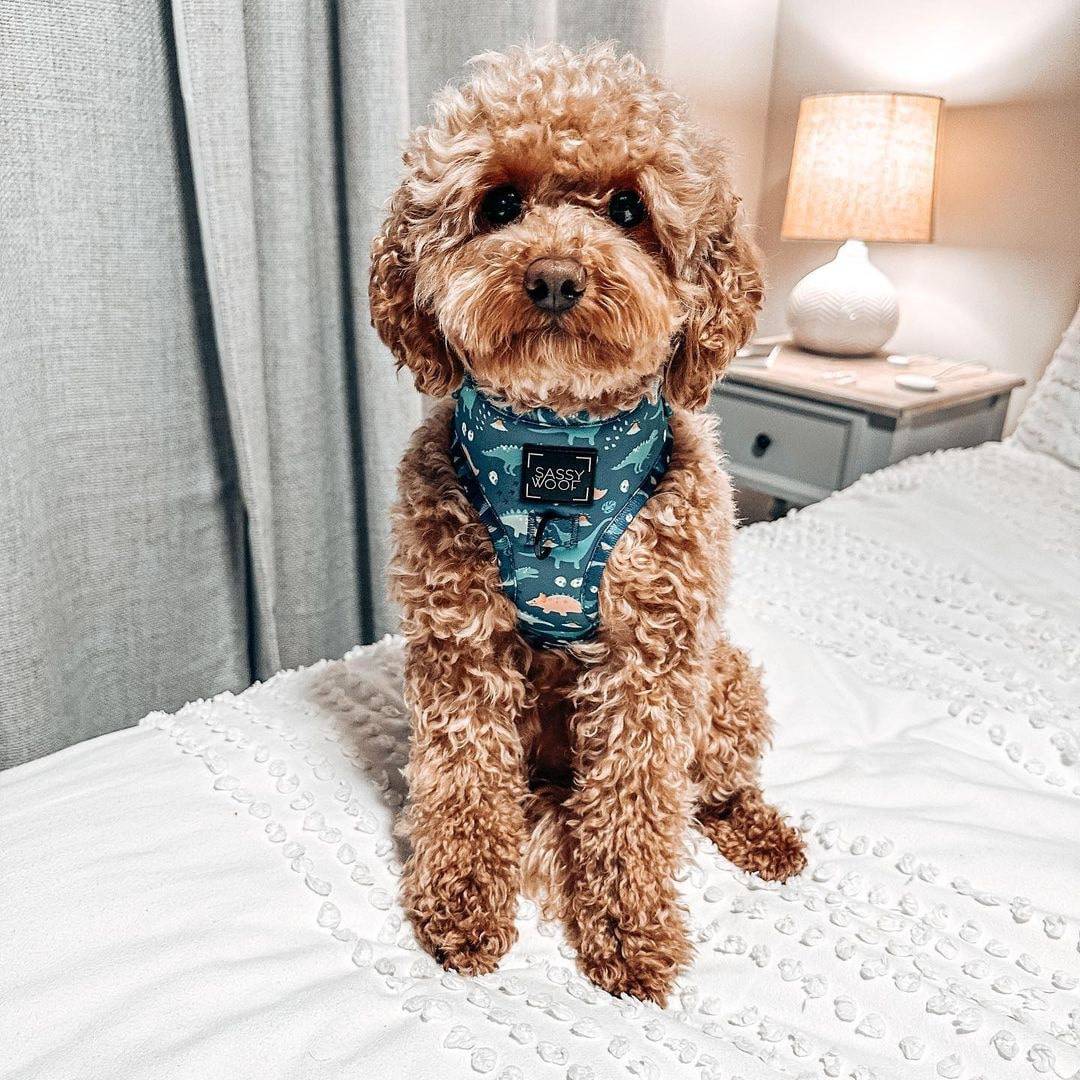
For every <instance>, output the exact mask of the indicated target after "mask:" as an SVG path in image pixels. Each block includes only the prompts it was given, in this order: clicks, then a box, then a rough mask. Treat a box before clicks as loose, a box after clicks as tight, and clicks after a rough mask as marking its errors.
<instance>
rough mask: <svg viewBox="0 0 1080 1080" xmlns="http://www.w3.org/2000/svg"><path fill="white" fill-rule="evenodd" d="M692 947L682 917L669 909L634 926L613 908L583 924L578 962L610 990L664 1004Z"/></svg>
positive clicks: (584, 921)
mask: <svg viewBox="0 0 1080 1080" xmlns="http://www.w3.org/2000/svg"><path fill="white" fill-rule="evenodd" d="M691 954H692V950H691V947H690V943H689V941H688V940H687V937H686V932H685V930H684V928H683V925H682V919H681V918H680V917H679V916H678V915H677V914H676V913H675V912H671V913H669V917H668V919H667V920H666V921H665V922H663V923H659V922H653V923H651V924H648V925H641V926H639V927H634V928H629V927H626V926H621V925H620V924H619V922H618V920H617V918H616V917H615V915H614V914H613V913H610V912H607V913H602V914H601V915H600V917H599V918H588V917H587V918H584V919H581V920H579V923H578V963H579V965H580V967H581V970H582V972H583V973H584V974H585V975H586V976H588V978H589V979H591V980H592V981H593V982H594V983H596V985H597V986H599V987H600V988H601V989H602V990H606V991H607V992H608V993H609V994H629V995H630V996H631V997H636V998H638V999H639V1000H641V1001H655V1002H656V1004H657V1005H660V1006H663V1005H665V1004H666V1003H667V999H668V994H670V993H671V990H672V987H673V986H674V985H675V979H676V977H677V976H678V974H679V972H680V971H681V970H682V969H683V968H684V967H685V966H686V965H687V963H689V961H690V957H691Z"/></svg>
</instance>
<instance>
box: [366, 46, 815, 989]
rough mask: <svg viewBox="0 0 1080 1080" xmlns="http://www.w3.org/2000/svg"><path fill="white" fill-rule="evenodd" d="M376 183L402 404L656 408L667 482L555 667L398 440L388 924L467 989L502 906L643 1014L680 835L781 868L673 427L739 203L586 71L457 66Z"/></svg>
mask: <svg viewBox="0 0 1080 1080" xmlns="http://www.w3.org/2000/svg"><path fill="white" fill-rule="evenodd" d="M404 160H405V164H406V167H407V174H406V176H405V179H404V180H403V182H402V184H401V186H400V187H399V188H398V190H397V192H396V193H395V195H394V196H393V199H392V202H391V206H390V213H389V217H388V220H387V222H386V225H385V227H384V229H383V231H382V233H381V234H380V235H379V236H378V237H377V238H376V240H375V243H374V248H373V256H372V268H371V312H372V321H373V323H374V325H375V327H376V328H377V329H378V331H379V334H380V335H381V337H382V339H383V340H384V341H385V342H386V344H387V345H388V346H389V347H390V349H391V350H392V351H393V353H394V355H395V357H396V358H397V360H398V363H399V365H405V366H407V367H408V368H409V369H410V370H411V371H412V373H413V375H414V377H415V379H416V384H417V386H418V387H419V389H420V390H422V391H424V392H425V393H428V394H432V395H435V396H444V395H446V394H447V393H449V392H452V391H454V390H456V389H457V388H458V387H459V386H460V385H461V382H462V379H463V377H464V376H465V375H466V373H467V374H468V375H469V376H470V377H471V379H472V380H473V382H474V384H475V386H476V387H477V388H478V389H479V390H480V391H482V392H483V393H485V394H487V395H488V396H489V397H491V398H496V399H499V400H500V401H501V402H504V403H507V404H508V405H509V406H510V407H511V408H513V409H515V410H528V409H533V408H536V407H538V406H546V407H548V408H549V409H552V410H554V411H555V412H557V413H560V414H573V413H578V412H579V411H582V410H587V411H588V412H589V413H590V414H592V415H594V416H600V417H604V416H610V415H612V414H613V413H616V412H618V411H619V410H626V409H630V408H633V407H634V406H635V405H636V404H637V403H639V402H641V401H642V400H643V398H644V397H645V396H646V395H648V394H650V393H655V391H656V387H657V383H658V382H659V383H660V384H661V385H662V391H663V395H664V397H665V398H666V399H667V401H668V402H669V403H671V405H672V406H673V409H674V411H673V414H672V416H671V421H670V431H671V437H672V442H671V447H672V449H671V460H670V464H669V466H668V469H667V472H666V474H665V475H664V476H663V479H662V480H661V481H660V483H659V485H658V486H657V488H656V490H655V492H654V493H653V494H652V496H651V498H649V500H648V502H647V503H646V504H645V506H644V509H642V510H641V512H640V513H638V514H637V516H636V517H635V518H634V519H633V521H632V524H630V525H629V526H628V527H627V529H626V531H625V532H624V533H623V535H622V536H621V538H620V539H619V541H618V543H617V544H616V545H615V547H614V550H613V551H612V552H611V554H610V557H609V560H608V563H607V566H606V569H605V570H604V571H603V578H602V584H601V586H600V588H599V614H600V624H599V629H598V631H597V632H596V633H595V634H594V635H593V636H592V637H591V638H589V639H587V640H583V641H578V642H573V643H570V644H567V645H566V646H565V647H562V648H542V647H536V646H535V645H533V644H530V643H529V641H528V639H527V638H526V637H523V636H522V634H521V633H520V632H519V621H518V611H517V609H516V608H515V606H514V604H513V603H511V602H510V600H509V599H508V598H507V596H506V595H505V593H504V592H503V589H502V587H501V585H500V581H501V578H500V572H499V568H498V565H497V563H496V559H495V556H494V553H493V548H492V542H491V539H490V538H489V533H488V530H487V529H486V528H485V527H484V525H483V524H482V523H481V522H480V521H479V520H478V517H477V512H476V511H475V510H474V507H473V504H472V503H471V502H470V501H469V498H468V497H467V495H466V493H465V491H464V490H463V487H462V482H461V480H460V479H459V475H458V472H457V471H456V469H455V465H454V463H453V460H452V457H451V427H452V418H453V413H454V408H453V404H452V403H443V404H440V405H439V406H437V407H436V408H435V409H434V410H433V411H432V412H431V414H430V415H429V416H428V418H427V420H426V422H425V423H424V424H423V425H422V426H421V427H420V429H419V430H418V431H417V432H416V434H415V436H414V438H413V440H412V443H411V446H410V448H409V450H408V452H407V453H406V455H405V459H404V461H403V464H402V467H401V475H400V493H399V501H398V504H397V507H396V510H395V518H394V527H395V534H396V552H397V554H396V562H395V566H394V569H393V577H394V589H395V593H396V597H397V599H398V601H399V602H400V604H401V605H402V607H403V609H404V623H403V632H404V634H405V638H406V641H407V653H406V692H407V698H408V701H409V704H410V707H411V709H412V712H413V717H414V735H413V744H412V751H411V758H410V762H409V766H408V779H409V784H410V793H411V798H410V807H409V810H408V812H407V816H406V829H407V834H408V837H409V839H410V841H411V845H412V854H411V857H410V859H409V863H408V866H407V869H406V873H405V878H404V886H403V889H404V903H405V906H406V908H407V910H408V912H409V915H410V917H411V920H412V923H413V926H414V928H415V930H416V933H417V935H418V936H419V939H420V941H421V942H422V944H423V945H424V947H425V948H426V949H428V950H429V951H430V952H431V953H432V955H434V956H435V957H437V958H438V959H439V960H440V961H441V962H442V963H444V964H445V965H447V966H448V967H451V968H455V969H457V970H458V971H461V972H465V973H481V972H487V971H491V970H492V969H493V968H494V967H495V966H496V965H497V964H498V961H499V959H500V957H501V956H502V955H503V954H504V953H505V952H506V951H507V949H508V948H509V947H510V945H511V944H512V942H513V941H514V938H515V935H516V930H515V926H514V916H515V911H516V905H517V897H518V893H519V891H520V890H522V889H523V888H524V889H526V890H527V891H530V892H532V893H533V894H534V895H537V896H538V897H539V898H540V899H542V900H543V902H544V903H545V905H546V908H547V910H548V911H549V912H552V913H556V914H558V915H559V916H560V917H561V918H562V919H563V920H564V922H565V924H566V927H567V931H568V934H569V936H570V939H571V941H572V942H573V943H574V945H575V947H576V948H577V950H578V955H579V961H580V965H581V968H582V970H583V971H584V972H585V973H586V974H587V975H588V976H589V977H590V978H591V979H593V980H594V981H595V982H596V983H597V984H598V985H600V986H601V987H604V988H605V989H607V990H609V991H611V992H612V993H629V994H633V995H634V996H636V997H639V998H644V999H651V1000H653V1001H657V1002H660V1003H663V1002H664V1001H665V999H666V997H667V994H668V992H669V991H670V990H671V988H672V985H673V982H674V979H675V977H676V975H677V974H678V972H679V970H680V969H681V968H682V967H683V966H684V965H685V964H686V963H687V961H688V959H689V957H690V953H691V948H690V944H689V942H688V940H687V935H686V930H685V925H684V918H683V912H682V910H681V908H680V906H679V903H678V898H677V894H676V890H675V886H674V880H673V879H674V872H675V870H676V869H677V866H678V863H679V861H680V858H681V857H682V852H683V835H684V830H685V829H686V828H687V826H688V825H689V824H690V822H691V820H692V819H693V818H694V817H695V815H696V817H697V820H698V822H699V823H700V825H701V827H702V828H703V829H704V830H705V832H706V833H707V834H708V835H709V836H710V837H711V838H712V840H713V841H714V842H715V843H716V845H717V846H718V848H719V849H720V851H721V852H722V853H723V854H724V855H725V856H726V857H727V858H729V859H730V860H732V861H733V862H734V863H736V864H737V865H738V866H740V867H743V868H744V869H746V870H751V871H755V872H757V873H759V874H761V875H762V876H764V877H768V878H781V879H782V878H786V877H788V876H789V875H791V874H795V873H798V872H799V871H800V870H801V869H802V867H803V866H804V856H803V850H802V843H801V840H800V838H799V836H798V834H797V833H796V832H795V831H794V830H793V829H792V828H791V827H790V826H788V825H786V824H785V823H784V822H783V821H782V820H781V818H780V816H779V814H778V813H777V812H776V810H774V809H773V808H772V807H770V806H768V805H767V804H766V803H765V802H763V800H762V797H761V792H760V790H759V787H758V781H757V759H758V757H759V755H760V754H761V752H762V750H763V748H764V747H765V745H766V743H767V741H768V737H769V721H768V717H767V715H766V712H765V702H764V698H763V695H762V690H761V687H760V684H759V681H758V677H757V673H756V672H755V671H754V669H753V668H751V667H750V666H749V665H748V663H747V660H746V658H745V656H744V655H743V654H742V653H740V652H739V651H738V650H737V649H735V648H734V647H733V646H732V645H731V644H730V643H729V642H728V641H727V640H726V638H725V636H724V630H723V625H722V611H723V606H724V600H725V592H726V588H727V581H728V552H729V545H730V539H731V531H732V517H733V514H732V502H731V494H730V488H729V481H728V479H727V476H726V475H725V474H724V472H723V471H722V470H721V467H720V463H719V453H718V449H717V445H716V440H715V437H714V431H713V425H712V423H711V421H710V420H709V419H707V418H706V417H703V416H699V415H695V414H694V413H693V411H692V410H696V409H699V408H700V407H701V406H702V405H704V404H705V402H706V400H707V398H708V395H709V391H710V388H711V387H712V385H713V383H714V382H715V380H716V379H717V378H718V377H719V376H720V374H721V372H722V371H723V370H724V367H725V365H726V364H727V362H728V361H729V360H730V358H731V356H732V354H733V353H734V352H735V350H736V349H737V348H738V347H739V346H740V345H741V344H742V343H743V342H744V341H745V340H746V338H747V337H748V336H749V334H750V333H751V331H752V328H753V325H754V316H755V312H756V311H757V309H758V307H759V305H760V302H761V280H760V277H759V274H758V270H757V267H756V265H755V260H754V255H753V252H752V250H751V248H750V246H749V245H748V243H747V242H746V240H745V239H744V238H743V237H742V236H741V235H740V234H739V232H738V230H737V226H736V209H737V205H738V200H737V198H736V197H735V196H734V195H733V194H732V193H731V191H730V189H729V186H728V182H727V178H726V173H725V166H724V160H723V157H722V154H721V152H720V150H719V149H718V148H717V147H716V146H715V145H713V144H711V143H710V142H709V141H707V140H706V139H705V138H703V137H702V136H701V135H700V134H699V133H698V132H696V131H695V130H693V129H692V128H691V127H690V126H689V125H688V123H687V120H686V118H685V115H684V109H683V106H682V103H681V102H680V101H679V99H678V98H676V97H675V96H674V95H673V94H672V93H671V92H670V91H668V90H667V89H666V88H665V87H664V85H663V84H662V83H661V82H659V81H658V80H657V79H656V78H654V77H652V76H651V75H649V74H648V73H647V72H646V71H645V70H644V69H643V67H642V66H641V64H640V63H639V62H638V61H636V60H635V59H634V58H632V57H629V56H624V57H621V58H618V57H616V55H615V54H614V52H613V51H612V49H611V48H610V47H595V48H591V49H589V50H587V51H585V52H582V53H574V52H571V51H569V50H567V49H565V48H562V47H557V46H550V47H546V48H543V49H529V48H521V49H513V50H511V51H510V52H508V53H507V54H505V55H485V56H483V57H480V58H479V60H478V61H476V70H475V73H474V75H473V77H472V79H471V81H470V82H469V83H468V84H467V85H466V86H464V87H463V88H461V89H452V88H448V89H447V90H445V91H444V92H443V93H442V94H441V96H440V97H439V98H438V99H437V100H436V102H435V106H434V118H433V120H432V122H431V124H430V126H427V127H423V128H420V129H419V130H417V131H416V132H415V133H414V134H413V135H412V137H411V140H410V143H409V145H408V148H407V151H406V153H405V159H404ZM492 192H494V193H495V194H494V195H492V194H491V193H492ZM615 193H620V200H619V201H617V203H616V202H613V201H612V198H613V194H615ZM639 204H640V205H639ZM628 207H629V212H627V208H628ZM552 262H554V263H555V264H556V265H555V271H556V272H557V273H556V276H555V277H554V278H553V277H552V276H551V274H550V273H548V274H547V277H544V276H543V274H540V271H539V270H537V266H538V264H539V265H540V267H541V269H542V270H544V271H550V269H551V263H552ZM538 274H539V275H540V278H541V279H542V280H543V281H544V282H545V283H546V284H544V285H538V284H537V280H538ZM560 275H561V276H560ZM547 284H550V285H551V286H552V288H551V290H550V291H549V290H548V288H547ZM560 289H561V290H562V293H561V294H560ZM556 294H559V295H563V296H564V299H565V300H566V303H562V302H561V301H559V300H558V295H556ZM553 296H554V297H555V299H552V297H553ZM544 299H546V300H547V302H546V303H541V302H540V301H541V300H544Z"/></svg>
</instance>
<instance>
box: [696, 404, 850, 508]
mask: <svg viewBox="0 0 1080 1080" xmlns="http://www.w3.org/2000/svg"><path fill="white" fill-rule="evenodd" d="M712 411H713V412H714V413H716V415H717V416H719V417H720V437H721V442H722V443H723V447H724V450H725V452H726V453H727V455H728V458H729V459H730V461H731V464H732V466H733V471H734V472H736V473H741V474H743V475H744V476H746V477H751V476H754V477H758V478H759V479H760V478H767V477H768V476H773V477H776V478H777V479H778V480H782V481H790V482H793V483H794V484H795V485H796V486H797V487H798V488H799V489H803V490H805V492H806V494H807V495H810V494H811V492H815V493H818V494H816V497H817V498H821V497H823V496H824V495H825V494H828V492H830V491H834V490H835V489H836V488H838V487H840V486H842V485H841V479H842V477H843V473H844V460H845V458H846V456H847V448H848V437H849V434H850V431H851V424H850V423H849V422H847V421H845V420H841V419H834V418H833V417H831V416H823V415H822V414H821V413H816V412H811V411H810V410H808V409H801V408H799V407H798V405H795V404H791V405H789V404H787V403H784V404H778V403H776V402H769V403H764V402H762V401H758V400H754V399H753V398H751V397H748V396H744V395H743V394H742V393H740V392H739V391H738V390H737V389H733V388H731V387H723V388H721V389H720V390H719V391H718V392H717V393H715V394H714V395H713V399H712Z"/></svg>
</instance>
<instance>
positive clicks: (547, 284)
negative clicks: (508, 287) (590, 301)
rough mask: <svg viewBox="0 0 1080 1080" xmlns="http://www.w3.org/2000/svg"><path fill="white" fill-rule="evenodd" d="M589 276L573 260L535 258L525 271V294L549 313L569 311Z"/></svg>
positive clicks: (581, 293)
mask: <svg viewBox="0 0 1080 1080" xmlns="http://www.w3.org/2000/svg"><path fill="white" fill-rule="evenodd" d="M587 283H588V275H587V274H586V272H585V267H584V266H582V265H581V263H579V262H578V261H577V260H576V259H534V260H533V261H532V262H531V263H529V265H528V267H527V268H526V270H525V293H526V295H527V296H528V297H529V299H530V300H531V301H532V302H533V303H534V304H535V305H536V306H537V307H538V308H539V309H540V310H541V311H547V312H550V313H551V314H552V315H560V314H562V313H563V312H564V311H569V310H570V309H571V308H572V307H573V306H574V305H575V304H576V303H577V302H578V301H579V300H580V299H581V297H582V296H583V295H584V292H585V286H586V284H587Z"/></svg>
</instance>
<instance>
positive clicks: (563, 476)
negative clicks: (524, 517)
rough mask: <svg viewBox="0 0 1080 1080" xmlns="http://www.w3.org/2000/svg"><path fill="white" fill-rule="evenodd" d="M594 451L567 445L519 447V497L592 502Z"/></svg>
mask: <svg viewBox="0 0 1080 1080" xmlns="http://www.w3.org/2000/svg"><path fill="white" fill-rule="evenodd" d="M595 479H596V451H595V450H579V449H577V448H575V447H567V446H523V447H522V448H521V497H522V498H523V499H525V500H526V501H527V502H544V503H573V504H575V505H577V506H591V505H592V501H593V481H594V480H595Z"/></svg>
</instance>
